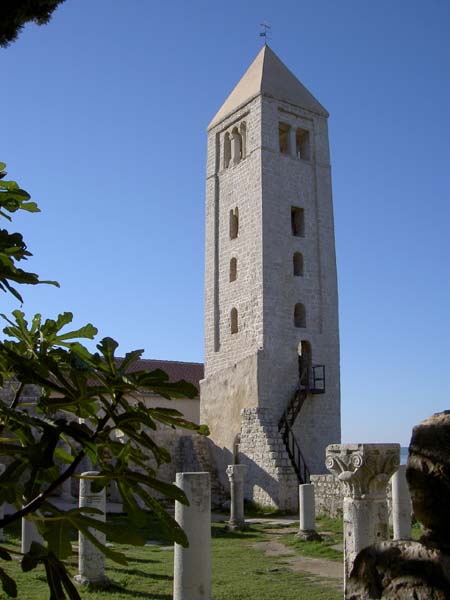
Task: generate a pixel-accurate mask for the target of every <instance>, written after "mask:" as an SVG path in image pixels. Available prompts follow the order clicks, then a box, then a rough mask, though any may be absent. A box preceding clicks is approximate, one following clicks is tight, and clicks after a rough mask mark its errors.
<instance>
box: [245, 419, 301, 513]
mask: <svg viewBox="0 0 450 600" xmlns="http://www.w3.org/2000/svg"><path fill="white" fill-rule="evenodd" d="M241 414H242V427H241V443H240V445H239V462H240V464H243V465H247V467H248V470H247V473H246V477H245V492H244V493H245V498H246V499H248V500H252V501H253V502H255V503H257V504H261V505H263V506H270V507H274V508H278V509H280V510H287V511H297V509H298V479H297V475H296V473H295V471H294V469H293V467H292V466H291V462H290V459H289V456H288V454H287V452H286V449H285V446H284V443H283V440H282V438H281V435H280V433H279V431H278V427H277V425H276V420H275V416H274V414H273V413H272V411H271V410H269V409H261V408H245V409H243V410H242V413H241Z"/></svg>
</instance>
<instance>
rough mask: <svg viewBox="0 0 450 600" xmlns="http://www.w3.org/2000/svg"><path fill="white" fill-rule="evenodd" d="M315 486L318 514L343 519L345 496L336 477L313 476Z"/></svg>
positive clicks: (312, 480)
mask: <svg viewBox="0 0 450 600" xmlns="http://www.w3.org/2000/svg"><path fill="white" fill-rule="evenodd" d="M311 483H313V484H314V496H315V500H316V514H317V515H326V516H328V517H333V518H335V517H342V503H343V500H344V496H343V494H342V490H341V483H340V482H339V480H338V479H336V477H335V476H334V475H311Z"/></svg>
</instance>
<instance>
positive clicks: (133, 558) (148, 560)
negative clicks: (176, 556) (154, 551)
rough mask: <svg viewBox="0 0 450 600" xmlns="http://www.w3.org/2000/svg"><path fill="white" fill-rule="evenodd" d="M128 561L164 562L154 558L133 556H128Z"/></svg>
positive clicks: (143, 562) (144, 562)
mask: <svg viewBox="0 0 450 600" xmlns="http://www.w3.org/2000/svg"><path fill="white" fill-rule="evenodd" d="M127 562H129V563H142V564H143V565H144V564H147V563H155V564H157V563H160V562H162V560H153V559H152V558H135V557H133V556H127Z"/></svg>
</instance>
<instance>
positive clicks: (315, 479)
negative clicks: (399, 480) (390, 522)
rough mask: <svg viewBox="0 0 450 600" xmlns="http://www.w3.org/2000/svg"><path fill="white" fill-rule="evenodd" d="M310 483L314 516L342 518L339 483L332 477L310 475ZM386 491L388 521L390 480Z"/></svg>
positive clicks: (340, 485) (341, 493) (342, 499)
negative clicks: (314, 505) (313, 500)
mask: <svg viewBox="0 0 450 600" xmlns="http://www.w3.org/2000/svg"><path fill="white" fill-rule="evenodd" d="M311 483H313V484H314V496H315V501H316V515H324V516H327V517H332V518H336V517H342V505H343V501H344V495H343V492H342V484H341V483H340V481H339V480H338V479H337V478H336V477H335V476H334V475H311ZM386 491H387V502H388V509H389V519H390V518H391V505H392V489H391V481H390V480H389V483H388V485H387V489H386Z"/></svg>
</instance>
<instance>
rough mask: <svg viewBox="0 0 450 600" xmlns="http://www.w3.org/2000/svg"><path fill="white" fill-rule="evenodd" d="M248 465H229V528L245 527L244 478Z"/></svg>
mask: <svg viewBox="0 0 450 600" xmlns="http://www.w3.org/2000/svg"><path fill="white" fill-rule="evenodd" d="M246 471H247V466H246V465H228V467H227V475H228V479H229V482H230V496H231V505H230V520H229V522H228V527H229V529H232V530H234V529H240V530H242V529H245V516H244V480H245V472H246Z"/></svg>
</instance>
